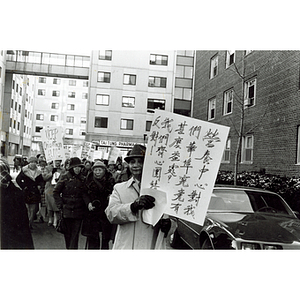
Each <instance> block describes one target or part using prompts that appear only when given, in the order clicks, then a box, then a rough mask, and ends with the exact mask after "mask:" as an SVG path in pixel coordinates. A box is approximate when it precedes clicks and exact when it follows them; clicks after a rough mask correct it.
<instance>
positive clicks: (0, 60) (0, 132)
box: [0, 50, 9, 155]
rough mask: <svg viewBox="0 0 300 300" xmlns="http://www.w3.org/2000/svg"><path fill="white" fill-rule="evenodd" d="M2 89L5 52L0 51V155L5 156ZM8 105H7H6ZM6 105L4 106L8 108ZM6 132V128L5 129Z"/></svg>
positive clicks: (3, 86)
mask: <svg viewBox="0 0 300 300" xmlns="http://www.w3.org/2000/svg"><path fill="white" fill-rule="evenodd" d="M4 88H5V51H4V50H1V51H0V139H1V155H5V143H6V138H7V134H6V131H5V128H4V127H5V122H4V119H5V118H6V117H5V110H8V108H7V107H5V103H4ZM8 105H9V104H8ZM8 105H6V106H8ZM6 116H7V118H8V115H7V114H6ZM7 130H8V128H7Z"/></svg>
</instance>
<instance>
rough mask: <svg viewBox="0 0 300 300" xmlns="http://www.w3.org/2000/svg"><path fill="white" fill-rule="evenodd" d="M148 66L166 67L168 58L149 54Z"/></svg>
mask: <svg viewBox="0 0 300 300" xmlns="http://www.w3.org/2000/svg"><path fill="white" fill-rule="evenodd" d="M150 65H160V66H167V65H168V56H167V55H158V54H150Z"/></svg>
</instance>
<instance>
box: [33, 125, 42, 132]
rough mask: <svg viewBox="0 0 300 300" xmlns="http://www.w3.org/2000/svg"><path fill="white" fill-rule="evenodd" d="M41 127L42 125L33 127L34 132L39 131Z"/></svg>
mask: <svg viewBox="0 0 300 300" xmlns="http://www.w3.org/2000/svg"><path fill="white" fill-rule="evenodd" d="M42 129H43V127H41V126H36V127H35V132H41V130H42Z"/></svg>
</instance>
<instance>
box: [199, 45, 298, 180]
mask: <svg viewBox="0 0 300 300" xmlns="http://www.w3.org/2000/svg"><path fill="white" fill-rule="evenodd" d="M299 69H300V51H218V50H217V51H197V52H196V65H195V86H194V90H195V94H194V107H193V117H194V118H197V119H202V120H206V121H210V122H214V123H218V124H222V125H226V126H229V127H230V128H231V129H230V133H229V138H228V141H227V146H226V149H225V152H224V155H223V160H222V164H221V167H220V170H228V171H233V170H234V165H235V154H236V152H237V151H236V149H237V145H238V140H239V139H238V136H239V132H242V134H241V136H242V139H241V154H240V157H239V159H238V161H239V167H238V170H239V172H241V171H255V172H266V173H267V174H274V175H275V174H276V175H282V176H284V175H286V176H299V175H300V91H299V88H300V84H299V79H300V77H299V74H300V73H299ZM241 120H243V126H242V127H241ZM240 128H243V130H242V131H241V130H240Z"/></svg>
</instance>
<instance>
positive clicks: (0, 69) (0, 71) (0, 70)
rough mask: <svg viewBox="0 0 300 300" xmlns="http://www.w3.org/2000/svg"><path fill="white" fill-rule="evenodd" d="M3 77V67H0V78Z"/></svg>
mask: <svg viewBox="0 0 300 300" xmlns="http://www.w3.org/2000/svg"><path fill="white" fill-rule="evenodd" d="M1 75H2V67H0V77H1Z"/></svg>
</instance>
